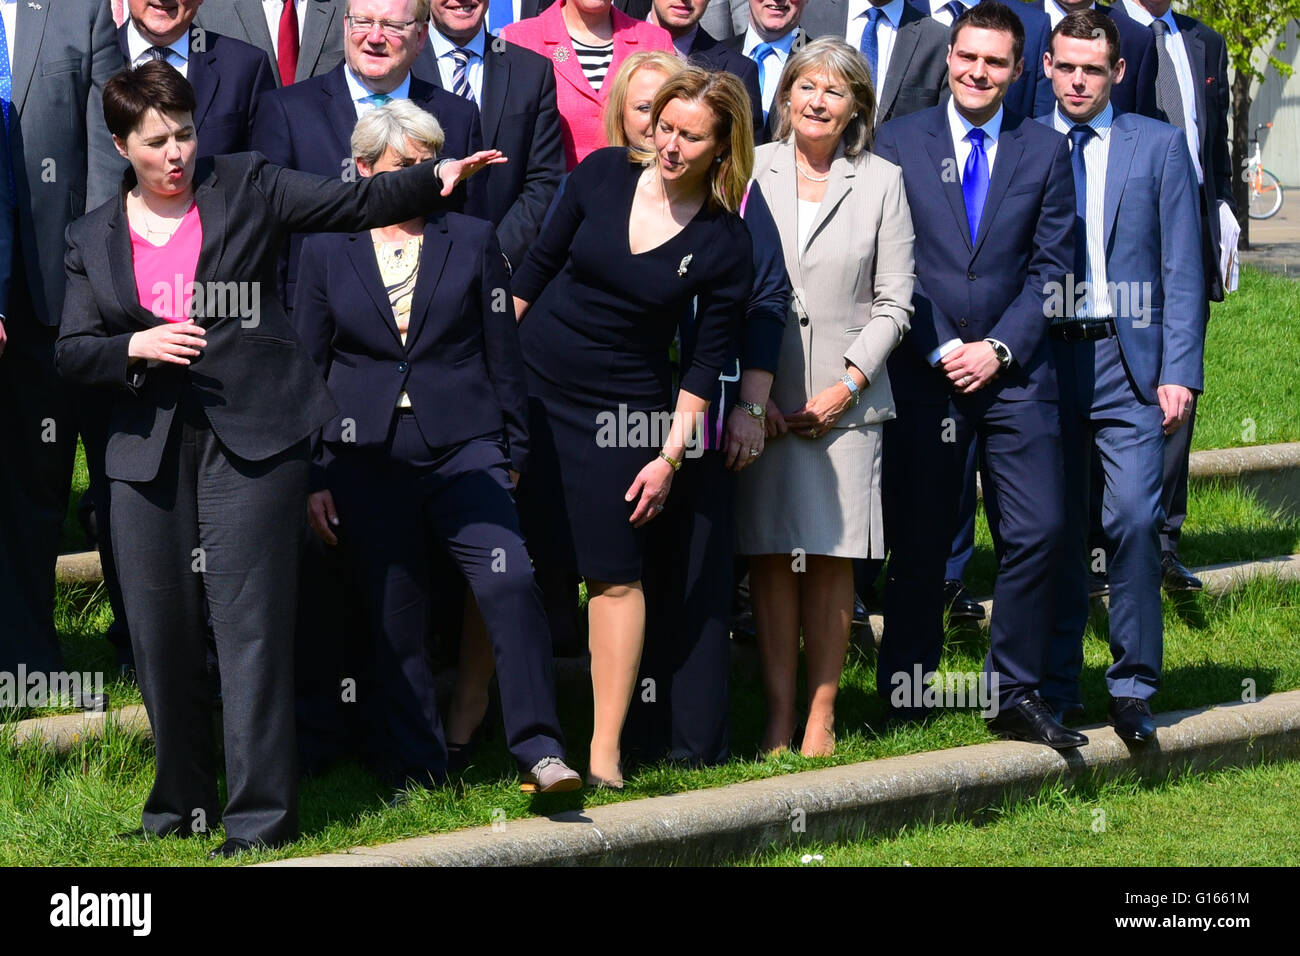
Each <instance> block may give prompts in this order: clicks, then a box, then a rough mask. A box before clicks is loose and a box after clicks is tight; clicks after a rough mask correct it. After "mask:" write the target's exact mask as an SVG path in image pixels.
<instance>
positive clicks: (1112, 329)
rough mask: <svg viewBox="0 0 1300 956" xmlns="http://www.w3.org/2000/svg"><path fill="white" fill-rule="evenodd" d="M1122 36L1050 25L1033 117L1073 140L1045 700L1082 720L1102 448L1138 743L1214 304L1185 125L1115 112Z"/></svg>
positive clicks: (1111, 673)
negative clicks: (1164, 480) (1169, 450)
mask: <svg viewBox="0 0 1300 956" xmlns="http://www.w3.org/2000/svg"><path fill="white" fill-rule="evenodd" d="M1120 42H1121V41H1120V33H1119V30H1118V29H1117V28H1116V25H1115V23H1114V22H1113V21H1112V20H1111V18H1110V17H1108V16H1106V15H1105V14H1103V13H1100V12H1098V11H1096V10H1083V11H1080V12H1076V13H1071V14H1070V15H1068V16H1066V17H1065V18H1064V19H1062V20H1061V22H1060V23H1058V24H1057V26H1056V29H1055V30H1054V31H1053V32H1052V38H1051V47H1050V50H1049V52H1048V54H1047V55H1046V56H1045V57H1044V60H1043V66H1044V68H1045V69H1046V70H1047V71H1048V72H1049V73H1050V74H1051V76H1052V86H1053V88H1054V90H1055V92H1056V100H1057V106H1056V109H1055V110H1053V111H1052V113H1051V114H1050V115H1047V116H1043V117H1040V118H1039V119H1040V121H1041V122H1042V123H1044V124H1046V125H1049V126H1052V127H1053V128H1055V129H1056V130H1057V131H1058V132H1060V133H1064V134H1066V135H1067V136H1068V138H1069V141H1070V144H1071V148H1070V162H1071V167H1072V174H1073V179H1074V188H1075V252H1074V269H1073V271H1072V273H1071V275H1070V276H1067V278H1066V283H1065V286H1064V288H1063V289H1060V290H1056V291H1058V293H1059V294H1056V295H1054V296H1049V299H1048V305H1049V308H1048V315H1049V319H1050V321H1051V328H1050V330H1049V334H1050V337H1051V340H1052V341H1051V345H1052V351H1053V353H1054V356H1055V360H1056V369H1057V377H1058V380H1059V383H1060V392H1061V401H1060V408H1061V441H1062V447H1063V449H1064V460H1065V487H1066V507H1065V514H1066V529H1065V535H1064V541H1065V545H1064V554H1063V557H1062V560H1061V563H1060V568H1059V572H1058V575H1057V584H1056V620H1055V624H1054V628H1053V633H1052V642H1051V645H1050V648H1049V651H1048V673H1047V676H1046V678H1045V679H1044V681H1043V687H1042V693H1043V696H1044V698H1045V699H1046V700H1047V701H1048V703H1049V704H1051V706H1052V707H1053V708H1054V710H1055V711H1056V713H1057V714H1058V719H1059V720H1061V721H1062V722H1065V721H1067V720H1070V719H1072V718H1073V717H1076V716H1078V715H1079V714H1081V712H1082V707H1081V697H1080V693H1079V676H1080V674H1081V672H1082V670H1083V630H1084V627H1085V625H1086V624H1087V621H1088V585H1087V573H1088V572H1087V558H1086V544H1087V537H1088V519H1089V506H1088V498H1089V492H1090V488H1091V484H1092V482H1091V480H1090V476H1089V471H1090V467H1091V462H1092V459H1093V456H1094V454H1096V457H1097V459H1098V461H1099V462H1100V465H1101V468H1102V471H1103V473H1104V475H1105V482H1104V487H1105V492H1104V501H1103V507H1102V509H1101V513H1102V516H1103V519H1102V520H1103V529H1102V530H1103V533H1104V537H1105V539H1106V545H1107V550H1108V552H1109V553H1110V555H1111V559H1110V564H1109V578H1110V628H1109V631H1110V646H1111V651H1112V653H1113V654H1114V663H1113V664H1112V665H1111V666H1110V668H1109V669H1108V670H1107V672H1106V685H1107V688H1108V690H1109V691H1110V718H1111V722H1112V723H1113V724H1114V725H1115V730H1116V733H1118V734H1119V736H1120V737H1121V738H1123V739H1124V740H1127V741H1131V742H1134V743H1141V742H1144V741H1146V740H1149V739H1151V737H1152V736H1153V735H1154V734H1155V724H1154V721H1153V720H1152V717H1151V709H1150V705H1149V703H1148V701H1149V700H1150V698H1151V696H1152V695H1153V694H1154V693H1155V692H1156V690H1157V688H1158V687H1159V683H1160V671H1161V658H1162V654H1161V651H1162V641H1163V624H1162V619H1161V610H1160V546H1159V535H1158V527H1159V521H1160V514H1161V512H1160V491H1161V471H1162V466H1163V462H1164V444H1165V437H1164V436H1165V435H1167V434H1171V433H1173V432H1176V431H1177V430H1178V429H1179V428H1183V427H1186V422H1187V420H1188V417H1189V415H1190V413H1191V407H1192V400H1193V394H1194V392H1196V391H1199V390H1200V389H1201V387H1202V383H1203V375H1202V367H1201V357H1202V345H1203V341H1204V330H1205V316H1206V304H1205V295H1204V281H1205V280H1204V277H1203V275H1202V273H1201V258H1200V255H1199V251H1200V222H1199V220H1200V209H1199V202H1198V200H1197V189H1196V179H1195V174H1194V173H1193V171H1192V163H1191V156H1190V154H1189V152H1188V149H1187V143H1186V140H1185V138H1184V137H1183V136H1182V134H1181V132H1180V131H1179V130H1177V129H1175V128H1174V127H1172V126H1170V125H1168V124H1166V123H1161V122H1160V121H1158V120H1153V119H1150V118H1148V117H1145V116H1139V115H1137V114H1135V113H1117V112H1116V111H1115V110H1114V108H1113V107H1112V106H1111V104H1110V91H1111V87H1112V85H1113V84H1114V83H1115V82H1117V81H1118V80H1120V79H1122V78H1123V75H1124V71H1125V68H1126V66H1127V64H1126V63H1125V62H1124V60H1123V59H1122V58H1121V57H1120Z"/></svg>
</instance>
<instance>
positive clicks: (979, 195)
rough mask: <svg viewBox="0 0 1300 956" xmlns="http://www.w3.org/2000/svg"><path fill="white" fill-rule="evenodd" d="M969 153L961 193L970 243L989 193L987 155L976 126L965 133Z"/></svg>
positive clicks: (982, 137) (977, 232)
mask: <svg viewBox="0 0 1300 956" xmlns="http://www.w3.org/2000/svg"><path fill="white" fill-rule="evenodd" d="M966 139H967V141H968V142H969V143H970V155H969V156H967V157H966V168H965V169H963V170H962V174H961V195H962V198H963V199H965V200H966V223H967V225H969V226H970V241H971V245H974V244H975V237H976V236H978V235H979V231H980V216H981V215H982V214H983V213H984V200H985V199H986V198H987V197H988V194H989V157H988V154H987V153H985V152H984V130H982V129H980V128H979V127H978V126H977V127H975V128H974V129H973V130H971V131H970V132H969V133H967V134H966Z"/></svg>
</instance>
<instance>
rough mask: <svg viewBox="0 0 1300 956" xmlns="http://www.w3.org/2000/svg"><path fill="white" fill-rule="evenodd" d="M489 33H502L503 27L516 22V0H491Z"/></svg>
mask: <svg viewBox="0 0 1300 956" xmlns="http://www.w3.org/2000/svg"><path fill="white" fill-rule="evenodd" d="M487 21H488V33H494V34H497V33H500V32H501V28H502V27H505V26H509V25H510V24H511V23H514V22H515V5H514V0H489V3H488V15H487Z"/></svg>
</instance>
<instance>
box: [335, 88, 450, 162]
mask: <svg viewBox="0 0 1300 956" xmlns="http://www.w3.org/2000/svg"><path fill="white" fill-rule="evenodd" d="M445 139H446V136H445V135H444V133H443V131H442V126H441V125H439V123H438V121H437V120H436V119H434V117H433V114H432V113H429V112H427V111H426V110H422V109H420V107H418V106H416V105H415V104H414V103H412V102H411V101H410V100H393V101H392V102H391V103H385V104H384V105H383V106H380V107H377V108H375V109H373V110H371V111H370V112H369V113H365V114H363V115H362V117H361V119H359V120H357V125H356V126H355V127H353V129H352V158H353V159H354V160H356V161H358V162H365V164H366V165H367V166H369V167H371V168H372V169H373V168H374V166H375V163H377V162H379V160H380V158H381V157H382V156H383V155H384V153H385V152H387V151H388V149H389V148H390V147H391V148H392V150H393V151H394V152H396V153H397V154H398V155H405V154H406V151H407V149H408V146H407V142H408V141H409V142H413V143H415V144H416V145H418V146H423V147H424V148H425V149H427V150H428V151H429V152H430V153H432V154H433V155H434V156H437V155H438V151H439V150H440V149H442V144H443V141H444V140H445Z"/></svg>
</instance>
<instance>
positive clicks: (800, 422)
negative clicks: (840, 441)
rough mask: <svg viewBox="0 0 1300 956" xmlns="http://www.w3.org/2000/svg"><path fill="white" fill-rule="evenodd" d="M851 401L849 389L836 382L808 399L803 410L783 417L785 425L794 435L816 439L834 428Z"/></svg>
mask: <svg viewBox="0 0 1300 956" xmlns="http://www.w3.org/2000/svg"><path fill="white" fill-rule="evenodd" d="M852 400H853V396H852V395H851V394H849V387H848V386H847V385H845V384H844V383H843V382H836V383H835V384H834V385H832V386H831V387H830V388H823V389H822V390H821V391H820V392H818V393H817V394H816V395H814V396H813V397H812V398H810V399H809V400H808V401H807V402H806V403H804V406H803V408H801V409H799V410H798V411H797V412H793V413H791V414H789V415H787V416H785V423H786V425H788V426H789V428H790V431H792V432H794V433H795V434H796V435H802V436H803V437H805V438H817V437H818V436H820V435H825V434H826V430H827V429H829V428H832V427H834V425H835V423H836V422H837V421H839V420H840V416H841V415H843V414H844V411H845V409H847V408H848V407H849V404H850V403H851V402H852Z"/></svg>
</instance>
